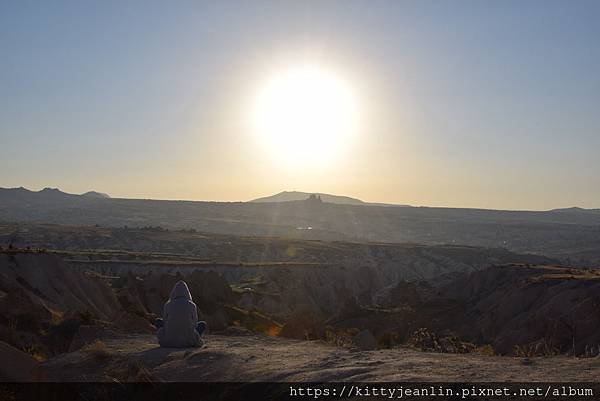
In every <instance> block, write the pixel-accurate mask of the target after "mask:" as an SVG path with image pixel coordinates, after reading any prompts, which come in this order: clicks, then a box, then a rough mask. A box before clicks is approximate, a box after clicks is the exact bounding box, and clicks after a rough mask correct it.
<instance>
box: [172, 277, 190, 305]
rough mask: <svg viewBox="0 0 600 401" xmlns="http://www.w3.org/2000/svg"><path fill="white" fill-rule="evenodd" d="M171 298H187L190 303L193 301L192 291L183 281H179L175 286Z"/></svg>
mask: <svg viewBox="0 0 600 401" xmlns="http://www.w3.org/2000/svg"><path fill="white" fill-rule="evenodd" d="M170 298H171V300H173V299H176V298H185V299H187V300H188V301H191V300H192V294H191V293H190V290H189V288H188V286H187V284H186V283H185V281H183V280H181V281H178V282H177V284H175V286H174V287H173V289H172V290H171V295H170Z"/></svg>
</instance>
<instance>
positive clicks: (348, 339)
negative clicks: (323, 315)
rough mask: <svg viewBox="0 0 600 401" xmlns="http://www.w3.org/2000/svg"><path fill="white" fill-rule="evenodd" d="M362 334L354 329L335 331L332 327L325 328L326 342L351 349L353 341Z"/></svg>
mask: <svg viewBox="0 0 600 401" xmlns="http://www.w3.org/2000/svg"><path fill="white" fill-rule="evenodd" d="M359 332H360V330H359V329H357V328H355V327H352V328H349V329H335V328H333V327H331V326H327V327H325V341H326V342H328V343H330V344H333V345H335V346H338V347H351V346H352V345H353V344H352V339H353V338H354V336H356V335H357V334H358V333H359Z"/></svg>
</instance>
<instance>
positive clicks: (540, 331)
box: [444, 265, 600, 355]
mask: <svg viewBox="0 0 600 401" xmlns="http://www.w3.org/2000/svg"><path fill="white" fill-rule="evenodd" d="M444 293H445V295H446V296H448V297H451V298H453V299H456V300H458V301H460V302H461V303H462V304H463V305H464V307H465V309H464V314H463V316H462V319H461V320H462V322H461V323H462V324H460V325H458V327H457V330H458V331H459V332H461V333H463V334H464V335H465V336H468V337H470V338H472V339H474V340H477V341H480V342H488V343H491V344H493V346H494V348H495V349H496V350H497V351H498V352H500V353H512V352H515V346H519V347H521V348H522V350H523V349H524V350H525V351H527V352H532V353H536V354H552V353H572V352H573V351H574V352H575V354H576V355H584V354H586V353H587V354H589V353H592V354H597V353H598V351H599V349H598V346H599V344H600V316H599V315H598V307H599V306H600V272H599V271H598V270H597V269H572V268H566V267H558V266H520V265H512V266H501V267H492V268H489V269H486V270H484V271H481V272H475V273H472V274H469V275H466V276H463V277H460V278H458V279H456V280H455V281H454V282H453V283H452V284H451V285H450V286H448V287H446V288H445V290H444ZM573 348H574V349H573Z"/></svg>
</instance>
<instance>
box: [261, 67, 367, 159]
mask: <svg viewBox="0 0 600 401" xmlns="http://www.w3.org/2000/svg"><path fill="white" fill-rule="evenodd" d="M253 117H254V122H255V128H256V130H257V133H258V134H259V135H260V136H261V137H262V138H263V139H264V141H265V142H266V144H267V146H268V147H269V148H270V149H271V151H272V152H274V153H275V154H276V155H277V156H279V157H280V158H282V159H283V160H287V161H288V162H292V163H299V162H306V161H310V162H321V161H326V160H329V159H331V158H333V156H334V154H335V153H336V151H337V150H339V148H340V147H342V146H344V145H346V142H347V141H348V140H349V139H350V137H351V136H352V135H353V134H354V133H355V131H356V129H357V110H356V101H355V98H354V94H353V93H352V91H351V90H350V88H349V87H348V86H347V85H346V84H345V83H344V82H343V81H342V80H340V79H339V78H338V77H337V76H335V75H333V74H330V73H328V72H326V71H324V70H322V69H319V68H316V67H303V68H297V69H293V70H289V71H286V72H284V73H281V74H278V75H276V76H274V77H272V78H271V79H270V80H269V81H268V82H267V84H266V85H265V86H264V88H263V89H262V91H260V93H259V95H258V98H257V100H256V103H255V110H254V115H253Z"/></svg>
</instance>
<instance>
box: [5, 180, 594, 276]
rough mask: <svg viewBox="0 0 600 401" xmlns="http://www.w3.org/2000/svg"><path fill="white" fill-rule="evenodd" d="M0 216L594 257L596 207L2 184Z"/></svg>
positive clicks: (578, 259)
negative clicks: (285, 198)
mask: <svg viewBox="0 0 600 401" xmlns="http://www.w3.org/2000/svg"><path fill="white" fill-rule="evenodd" d="M0 221H4V222H17V223H24V222H37V223H55V224H70V225H78V226H81V225H84V226H94V225H100V226H107V227H121V228H123V227H133V228H138V227H148V226H155V227H156V226H160V227H163V228H165V229H171V230H181V229H184V230H190V229H193V230H196V231H199V232H208V233H215V234H225V235H236V236H279V237H280V236H283V237H288V238H301V239H316V240H327V241H355V242H386V243H399V242H413V243H421V244H428V245H434V244H457V245H469V246H477V247H493V248H500V247H501V248H506V249H509V250H511V251H514V252H519V253H536V254H540V255H545V256H549V257H556V258H560V260H561V261H563V262H564V263H567V264H572V265H581V266H586V265H593V264H598V263H599V262H600V211H598V210H597V209H594V210H585V209H578V208H571V209H560V210H552V211H539V212H538V211H499V210H483V209H452V208H429V207H387V206H376V205H348V204H335V203H327V202H319V203H315V202H307V201H290V202H275V203H273V202H265V203H263V202H192V201H161V200H140V199H114V198H102V197H88V196H80V195H70V194H65V193H63V192H61V191H59V190H56V189H45V190H42V191H39V192H33V191H29V190H26V189H23V188H17V189H1V190H0Z"/></svg>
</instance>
